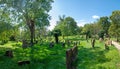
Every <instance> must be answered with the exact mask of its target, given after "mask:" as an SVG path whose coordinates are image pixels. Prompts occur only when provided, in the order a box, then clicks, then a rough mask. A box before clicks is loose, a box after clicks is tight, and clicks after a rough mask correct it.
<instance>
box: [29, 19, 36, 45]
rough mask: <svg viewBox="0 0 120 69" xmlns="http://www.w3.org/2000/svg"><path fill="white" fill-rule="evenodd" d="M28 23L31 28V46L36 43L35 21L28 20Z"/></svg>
mask: <svg viewBox="0 0 120 69" xmlns="http://www.w3.org/2000/svg"><path fill="white" fill-rule="evenodd" d="M27 25H28V27H29V29H30V38H31V40H30V43H31V46H33V45H34V37H35V24H34V21H33V20H27Z"/></svg>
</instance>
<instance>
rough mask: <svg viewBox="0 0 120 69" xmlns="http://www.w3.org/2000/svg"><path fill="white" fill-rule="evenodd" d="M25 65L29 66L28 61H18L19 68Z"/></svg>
mask: <svg viewBox="0 0 120 69" xmlns="http://www.w3.org/2000/svg"><path fill="white" fill-rule="evenodd" d="M25 64H30V61H29V60H25V61H18V65H19V66H22V65H25Z"/></svg>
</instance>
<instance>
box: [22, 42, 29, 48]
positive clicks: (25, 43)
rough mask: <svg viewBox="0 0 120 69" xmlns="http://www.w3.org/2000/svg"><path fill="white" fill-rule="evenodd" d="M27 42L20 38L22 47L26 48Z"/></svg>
mask: <svg viewBox="0 0 120 69" xmlns="http://www.w3.org/2000/svg"><path fill="white" fill-rule="evenodd" d="M28 45H29V43H28V42H27V41H26V40H22V48H27V47H28Z"/></svg>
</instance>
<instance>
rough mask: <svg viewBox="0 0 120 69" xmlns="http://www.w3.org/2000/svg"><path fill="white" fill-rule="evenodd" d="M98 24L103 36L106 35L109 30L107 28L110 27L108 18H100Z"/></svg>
mask: <svg viewBox="0 0 120 69" xmlns="http://www.w3.org/2000/svg"><path fill="white" fill-rule="evenodd" d="M98 23H99V25H100V26H101V27H102V29H101V30H103V31H104V34H106V35H108V29H109V27H110V21H109V18H108V17H107V16H105V17H100V19H99V21H98Z"/></svg>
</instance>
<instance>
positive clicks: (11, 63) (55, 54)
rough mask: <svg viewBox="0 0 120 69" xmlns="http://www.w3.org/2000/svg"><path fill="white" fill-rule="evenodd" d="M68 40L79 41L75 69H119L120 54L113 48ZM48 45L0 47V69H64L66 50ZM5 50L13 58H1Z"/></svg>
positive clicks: (17, 44)
mask: <svg viewBox="0 0 120 69" xmlns="http://www.w3.org/2000/svg"><path fill="white" fill-rule="evenodd" d="M69 39H70V40H80V41H81V44H80V45H78V48H79V51H78V52H79V53H78V59H77V69H120V54H119V51H118V50H117V49H116V48H115V47H114V46H110V47H109V48H110V50H105V49H104V43H103V42H101V43H100V42H99V41H98V40H96V44H95V48H94V49H93V48H92V47H91V43H90V40H89V41H88V42H87V41H85V40H84V39H81V38H74V37H69ZM48 46H49V43H47V42H46V43H44V44H43V45H41V46H40V44H36V45H35V46H33V47H32V48H27V49H22V48H21V43H16V42H8V43H7V44H5V45H4V46H3V45H0V69H66V57H65V56H66V50H67V49H69V48H71V47H72V45H71V46H67V45H66V47H65V48H63V47H62V46H61V44H56V45H55V46H54V47H53V48H49V47H48ZM7 49H12V50H13V52H14V57H13V58H8V57H5V56H3V55H4V53H5V51H6V50H7ZM21 60H30V61H31V63H30V64H29V65H23V66H18V64H17V62H18V61H21Z"/></svg>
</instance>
